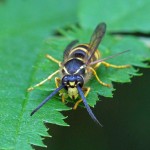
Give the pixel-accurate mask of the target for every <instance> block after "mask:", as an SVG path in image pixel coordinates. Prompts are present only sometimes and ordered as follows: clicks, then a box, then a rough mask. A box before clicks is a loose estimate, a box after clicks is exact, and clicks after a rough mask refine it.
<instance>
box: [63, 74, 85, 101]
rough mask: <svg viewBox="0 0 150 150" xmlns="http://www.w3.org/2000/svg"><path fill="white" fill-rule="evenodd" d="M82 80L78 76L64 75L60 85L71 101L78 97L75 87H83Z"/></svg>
mask: <svg viewBox="0 0 150 150" xmlns="http://www.w3.org/2000/svg"><path fill="white" fill-rule="evenodd" d="M83 83H84V80H83V78H82V77H81V76H80V75H65V76H64V77H63V78H62V84H63V85H64V86H65V88H66V89H67V91H68V95H69V97H70V98H71V99H76V98H77V97H78V90H77V85H79V86H80V87H82V86H83Z"/></svg>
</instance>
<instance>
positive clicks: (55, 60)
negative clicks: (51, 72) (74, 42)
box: [46, 54, 61, 67]
mask: <svg viewBox="0 0 150 150" xmlns="http://www.w3.org/2000/svg"><path fill="white" fill-rule="evenodd" d="M46 58H48V59H50V60H52V61H53V62H55V63H57V64H58V65H59V67H60V66H61V62H60V61H59V60H57V59H55V58H54V57H52V56H51V55H49V54H46Z"/></svg>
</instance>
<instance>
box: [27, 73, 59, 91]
mask: <svg viewBox="0 0 150 150" xmlns="http://www.w3.org/2000/svg"><path fill="white" fill-rule="evenodd" d="M59 71H60V70H57V71H55V72H54V73H53V74H51V75H50V76H48V77H47V78H46V79H45V80H43V81H41V82H40V83H38V84H36V85H34V86H33V87H30V88H28V91H32V90H34V89H35V88H36V87H38V86H41V85H42V84H44V83H45V82H46V81H48V80H50V79H51V78H52V77H53V76H54V75H56V74H57V73H59Z"/></svg>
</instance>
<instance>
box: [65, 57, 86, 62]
mask: <svg viewBox="0 0 150 150" xmlns="http://www.w3.org/2000/svg"><path fill="white" fill-rule="evenodd" d="M72 59H78V60H81V61H83V59H82V58H80V57H74V58H73V57H72V58H69V59H68V60H67V61H66V62H68V61H70V60H72ZM66 62H65V63H66Z"/></svg>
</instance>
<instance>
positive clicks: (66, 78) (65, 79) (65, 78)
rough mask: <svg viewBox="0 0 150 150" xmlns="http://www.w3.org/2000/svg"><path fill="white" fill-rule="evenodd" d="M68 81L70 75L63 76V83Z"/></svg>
mask: <svg viewBox="0 0 150 150" xmlns="http://www.w3.org/2000/svg"><path fill="white" fill-rule="evenodd" d="M67 82H68V76H67V75H66V76H64V77H63V78H62V84H65V85H66V84H67Z"/></svg>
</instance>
